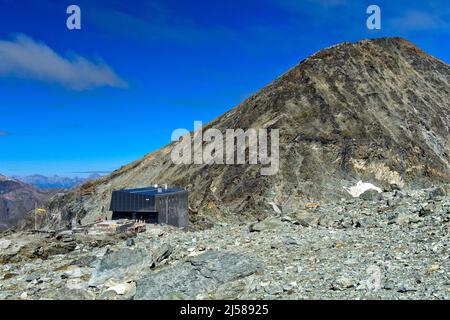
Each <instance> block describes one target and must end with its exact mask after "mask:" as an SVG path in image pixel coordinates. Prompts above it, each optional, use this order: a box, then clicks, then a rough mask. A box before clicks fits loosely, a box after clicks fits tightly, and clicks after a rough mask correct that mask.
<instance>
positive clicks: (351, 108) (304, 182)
mask: <svg viewBox="0 0 450 320" xmlns="http://www.w3.org/2000/svg"><path fill="white" fill-rule="evenodd" d="M211 127H214V128H216V129H220V130H222V131H224V130H225V129H228V128H231V129H235V128H242V129H244V130H245V129H247V128H256V129H257V128H269V129H279V130H280V169H279V172H278V174H276V175H273V176H261V175H260V167H261V166H260V165H194V164H193V165H174V164H173V163H172V161H171V159H170V152H171V150H172V148H173V145H174V144H173V143H172V144H170V145H168V146H166V147H164V148H162V149H160V150H157V151H155V152H153V153H150V154H148V155H147V156H145V157H144V158H142V159H140V160H137V161H135V162H134V163H131V164H130V165H127V166H125V167H122V168H120V169H118V170H117V171H115V172H113V173H112V174H110V175H108V176H106V177H103V178H101V179H99V180H96V181H95V182H89V183H86V184H84V185H82V186H81V187H79V188H78V189H76V190H75V191H73V192H71V193H69V194H67V195H64V196H62V197H56V198H54V199H53V201H51V202H50V203H48V204H47V207H48V209H49V215H48V217H47V221H46V223H45V224H46V225H47V226H49V227H54V226H55V225H56V224H58V223H59V221H64V220H67V219H69V218H71V217H73V216H77V217H84V222H89V221H92V220H93V219H95V217H96V216H98V215H107V214H108V212H107V209H108V203H109V200H110V196H111V191H112V190H114V189H118V188H127V187H143V186H148V185H152V184H155V183H159V184H163V183H167V184H169V185H174V186H180V187H187V188H188V189H189V190H190V206H191V209H192V213H194V212H195V213H196V214H192V215H191V221H192V222H193V225H195V226H201V225H210V224H211V223H213V222H217V221H230V219H232V220H236V219H237V220H243V221H245V220H246V219H248V218H249V217H254V216H258V217H264V216H267V215H270V214H272V213H273V205H271V204H270V203H275V204H277V205H278V206H279V207H282V210H283V212H285V213H291V212H295V211H296V210H297V209H298V208H299V206H301V205H302V204H304V203H305V202H308V201H312V200H324V199H328V200H333V199H340V198H341V197H343V196H345V195H346V192H345V191H344V189H343V187H344V186H349V185H353V184H354V183H355V182H356V181H358V180H364V181H369V182H372V183H374V184H375V185H378V186H380V187H383V188H386V189H389V188H390V186H391V185H396V186H399V187H414V186H427V185H428V186H429V185H431V184H434V183H440V182H449V181H450V67H449V65H448V64H447V63H445V62H443V61H440V60H438V59H436V58H434V57H432V56H430V55H428V54H426V53H425V52H423V51H421V50H420V49H419V48H417V47H416V46H415V45H414V44H412V43H410V42H408V41H406V40H404V39H401V38H382V39H375V40H363V41H360V42H357V43H343V44H339V45H337V46H333V47H331V48H327V49H324V50H321V51H320V52H318V53H316V54H314V55H312V56H311V57H309V58H307V59H306V60H304V61H302V62H301V63H300V64H299V65H297V66H295V67H294V68H292V69H291V70H289V71H288V72H286V73H285V74H284V75H282V76H281V77H280V78H278V79H276V80H275V81H274V82H272V83H271V84H269V85H268V86H266V87H264V88H263V89H262V90H260V91H259V92H257V93H256V94H254V95H253V96H252V97H250V98H248V99H247V100H245V101H243V102H242V103H241V104H239V105H238V106H236V107H235V108H233V109H232V110H230V111H229V112H227V113H225V114H224V115H222V116H220V117H218V118H217V119H215V120H214V121H212V122H211V123H209V124H208V125H207V126H205V127H204V129H207V128H211ZM24 225H26V223H25V224H24Z"/></svg>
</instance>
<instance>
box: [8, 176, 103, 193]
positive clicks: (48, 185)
mask: <svg viewBox="0 0 450 320" xmlns="http://www.w3.org/2000/svg"><path fill="white" fill-rule="evenodd" d="M100 177H101V175H99V174H97V173H93V174H91V175H89V176H88V177H86V178H80V177H73V178H69V177H60V176H58V175H54V176H52V177H46V176H43V175H39V174H35V175H30V176H26V177H18V176H14V177H12V178H13V179H16V180H20V181H22V182H25V183H27V184H31V185H33V186H35V187H36V188H39V189H72V188H74V187H77V186H79V185H80V184H82V183H83V182H86V181H89V180H95V179H97V178H100Z"/></svg>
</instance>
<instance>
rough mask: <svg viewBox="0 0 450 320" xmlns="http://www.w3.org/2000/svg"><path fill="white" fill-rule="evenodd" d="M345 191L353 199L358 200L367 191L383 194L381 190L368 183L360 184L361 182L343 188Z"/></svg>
mask: <svg viewBox="0 0 450 320" xmlns="http://www.w3.org/2000/svg"><path fill="white" fill-rule="evenodd" d="M343 188H344V190H345V191H347V192H348V193H350V195H351V196H352V197H353V198H358V197H359V196H360V195H362V194H363V193H364V192H366V191H367V190H375V191H377V192H378V193H381V192H383V190H381V189H380V188H378V187H377V186H374V185H373V184H371V183H368V182H362V181H358V183H357V184H356V185H355V186H353V187H349V188H346V187H343Z"/></svg>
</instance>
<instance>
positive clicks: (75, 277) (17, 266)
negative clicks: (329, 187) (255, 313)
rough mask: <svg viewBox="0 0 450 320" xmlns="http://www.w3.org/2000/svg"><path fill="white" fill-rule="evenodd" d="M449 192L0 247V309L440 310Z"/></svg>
mask: <svg viewBox="0 0 450 320" xmlns="http://www.w3.org/2000/svg"><path fill="white" fill-rule="evenodd" d="M449 222H450V185H447V186H442V187H438V188H432V189H426V190H410V191H406V190H403V191H393V192H383V193H381V194H378V193H376V192H375V193H373V192H367V193H365V194H363V196H362V197H361V198H359V199H348V200H345V199H343V200H342V201H337V202H335V203H329V204H325V203H323V204H322V203H319V204H315V205H311V204H307V205H305V206H300V207H299V208H298V211H297V212H296V213H292V214H283V215H276V216H271V217H269V218H267V219H265V220H263V221H260V222H257V223H236V222H233V223H219V224H216V225H215V226H214V227H212V228H209V229H207V230H199V231H183V230H180V229H176V228H172V227H170V226H149V227H148V228H147V231H146V232H145V233H140V234H138V235H133V234H116V235H99V234H96V233H95V232H92V231H89V233H87V234H85V233H72V232H70V231H63V232H59V233H51V234H50V233H49V234H33V233H30V232H28V233H15V234H14V233H13V234H9V235H5V236H3V237H2V238H0V249H1V250H0V299H180V298H181V299H442V300H446V299H447V300H448V299H449V289H450V282H449V277H448V271H449V268H450V264H449V234H450V232H449V231H450V229H449V228H450V225H449Z"/></svg>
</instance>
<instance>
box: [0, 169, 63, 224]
mask: <svg viewBox="0 0 450 320" xmlns="http://www.w3.org/2000/svg"><path fill="white" fill-rule="evenodd" d="M55 192H56V190H53V191H44V190H39V189H37V188H35V187H33V186H31V185H28V184H26V183H23V182H21V181H18V180H15V179H11V178H7V177H5V176H2V175H0V231H1V230H4V229H7V228H9V227H11V226H13V225H15V224H16V223H17V222H18V221H19V220H21V219H22V218H23V217H24V216H25V215H26V214H27V213H28V212H29V211H30V210H34V209H35V208H38V207H39V206H40V205H41V204H42V203H43V202H44V201H45V200H47V199H48V198H49V197H50V196H51V195H53V194H54V193H55Z"/></svg>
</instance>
